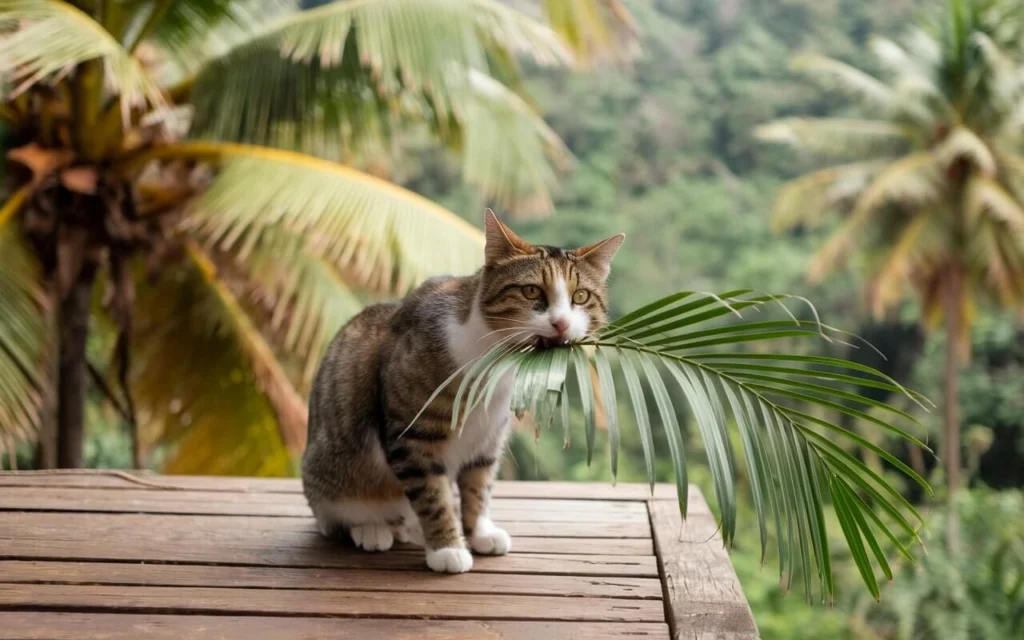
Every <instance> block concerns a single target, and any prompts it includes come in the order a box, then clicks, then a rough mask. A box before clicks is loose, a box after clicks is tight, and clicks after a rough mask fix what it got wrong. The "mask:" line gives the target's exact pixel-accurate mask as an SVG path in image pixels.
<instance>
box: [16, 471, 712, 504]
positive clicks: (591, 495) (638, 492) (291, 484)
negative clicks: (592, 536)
mask: <svg viewBox="0 0 1024 640" xmlns="http://www.w3.org/2000/svg"><path fill="white" fill-rule="evenodd" d="M132 475H137V476H139V477H140V478H141V479H142V480H143V481H145V482H151V483H159V484H163V485H168V486H175V487H181V488H186V489H192V490H197V491H211V492H218V491H219V492H223V491H228V492H231V491H243V492H245V491H248V492H256V493H302V483H301V481H300V480H299V479H298V478H237V477H225V476H162V475H156V474H145V473H138V472H132ZM0 486H8V487H14V486H21V487H28V486H57V487H93V488H104V487H106V488H111V487H113V488H130V487H135V488H138V487H139V485H138V484H135V483H133V482H131V481H130V480H127V479H125V478H123V477H120V476H117V475H109V474H103V473H95V472H88V471H87V472H86V473H84V474H81V475H76V474H64V473H61V474H35V473H30V474H26V473H18V472H16V471H6V472H0ZM690 490H691V494H692V492H693V491H694V488H692V487H691V489H690ZM495 496H496V497H500V498H531V499H542V500H544V499H573V500H626V501H644V500H649V499H651V490H650V487H649V486H648V485H646V484H641V483H620V484H618V485H612V484H611V482H608V483H597V482H593V483H592V482H533V481H503V482H497V483H496V484H495ZM654 498H655V499H659V500H661V499H664V500H675V498H676V490H675V485H672V484H666V483H660V484H657V485H655V492H654Z"/></svg>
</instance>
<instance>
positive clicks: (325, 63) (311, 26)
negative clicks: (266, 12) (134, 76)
mask: <svg viewBox="0 0 1024 640" xmlns="http://www.w3.org/2000/svg"><path fill="white" fill-rule="evenodd" d="M267 54H272V55H273V56H278V57H281V56H282V55H283V59H284V60H286V61H290V62H293V63H297V64H300V65H304V66H306V67H307V68H308V69H310V70H313V71H316V72H317V73H318V74H319V75H317V76H314V75H310V74H309V73H296V72H295V71H296V69H294V68H288V67H287V66H285V67H280V66H275V67H272V68H268V67H267V64H268V63H272V60H271V56H268V55H267ZM517 54H529V55H531V56H533V57H534V59H535V60H537V61H538V62H540V63H542V64H562V63H566V62H568V61H569V60H570V56H569V54H568V52H567V51H566V50H565V48H564V47H563V46H562V45H561V44H560V42H559V40H558V38H557V36H556V35H555V33H554V32H552V31H551V30H550V29H549V28H547V27H545V26H544V25H542V24H540V23H538V22H535V21H534V20H532V19H531V18H529V17H527V16H526V15H524V14H522V13H519V12H518V11H515V10H513V9H511V8H509V7H506V6H504V5H503V4H501V3H500V2H495V1H494V0H469V1H461V0H460V1H455V0H397V1H394V0H387V1H384V0H360V1H356V2H335V3H331V4H328V5H324V6H322V7H319V8H317V9H313V10H310V11H303V12H301V13H296V14H293V15H289V16H286V17H284V18H282V19H281V20H279V21H277V22H275V23H272V24H271V25H269V26H268V27H267V28H266V29H265V30H264V32H263V33H262V34H261V35H259V36H258V37H257V38H255V39H253V40H251V41H249V42H246V43H244V44H243V45H240V46H239V47H236V48H235V49H232V50H231V51H229V52H227V53H226V54H224V55H223V56H221V57H219V58H217V59H216V60H214V61H212V62H211V63H210V64H209V65H207V66H206V67H205V68H204V69H203V71H202V72H201V73H200V75H199V77H198V78H197V79H196V86H195V90H194V93H195V94H196V95H195V98H196V108H197V119H198V120H199V121H203V120H204V119H205V118H206V116H207V115H208V114H206V113H204V112H206V111H209V110H216V109H217V108H218V105H221V106H220V107H219V108H221V109H223V108H227V109H228V110H230V111H231V112H232V115H233V116H234V117H239V116H243V115H244V113H245V107H246V104H244V103H243V102H240V101H239V100H237V98H238V97H240V96H244V97H245V102H247V103H251V104H254V105H258V106H257V107H256V108H257V109H258V110H262V112H263V113H265V114H266V115H267V116H268V117H267V118H265V119H262V120H256V121H252V122H251V124H252V127H253V129H254V130H253V131H251V132H250V133H251V134H258V133H260V132H259V131H256V129H257V128H259V127H260V126H262V127H263V128H264V131H263V133H264V134H265V133H266V130H265V127H266V126H267V125H268V124H270V125H273V124H275V123H279V122H283V121H287V120H288V119H289V118H288V117H287V116H288V115H290V113H291V112H290V111H289V107H288V105H289V103H292V104H305V105H308V104H313V103H315V98H317V97H320V98H330V94H329V93H327V92H328V91H329V90H330V88H331V85H332V84H333V85H335V86H336V87H337V85H339V83H344V84H342V85H341V87H342V88H344V89H345V91H342V92H340V93H347V94H349V95H350V96H352V97H353V99H359V100H363V101H367V100H368V101H371V102H372V101H373V100H374V99H375V98H374V96H375V95H377V96H384V97H386V98H395V97H398V96H409V95H423V96H427V97H428V98H429V99H430V101H431V105H432V107H433V108H434V109H435V110H436V111H437V113H438V114H439V119H441V120H446V119H447V118H448V114H451V113H453V112H457V111H458V109H457V107H456V105H458V104H460V103H461V100H460V98H461V97H462V96H464V95H465V94H466V93H467V92H468V83H467V82H466V76H467V74H468V73H469V72H470V71H474V70H476V71H480V72H483V73H489V72H490V71H491V67H492V65H493V64H494V62H493V61H494V60H497V59H508V60H511V59H513V58H514V56H515V55H517ZM309 65H313V66H312V67H309ZM268 71H269V73H268ZM226 72H229V73H226ZM325 72H326V73H325ZM232 74H238V77H237V78H232ZM360 89H361V91H360ZM233 98H234V99H233ZM282 115H283V116H285V117H282Z"/></svg>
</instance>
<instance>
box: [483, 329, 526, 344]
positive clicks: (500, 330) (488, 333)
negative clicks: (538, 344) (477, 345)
mask: <svg viewBox="0 0 1024 640" xmlns="http://www.w3.org/2000/svg"><path fill="white" fill-rule="evenodd" d="M502 331H517V332H519V333H529V332H528V331H526V330H524V329H522V328H521V327H511V328H505V329H495V330H494V331H489V332H487V333H485V334H484V335H482V336H480V337H479V338H477V340H476V341H477V342H480V341H481V340H483V339H484V338H486V337H488V336H491V335H494V334H495V333H500V332H502ZM510 335H511V336H515V334H510Z"/></svg>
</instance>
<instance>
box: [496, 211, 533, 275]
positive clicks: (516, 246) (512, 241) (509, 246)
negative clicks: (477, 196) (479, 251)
mask: <svg viewBox="0 0 1024 640" xmlns="http://www.w3.org/2000/svg"><path fill="white" fill-rule="evenodd" d="M484 229H485V230H486V232H487V246H486V248H485V249H484V261H485V263H486V264H487V266H491V265H494V264H497V263H499V262H501V261H502V260H507V259H509V258H512V257H514V256H521V255H524V254H528V253H533V245H532V244H530V243H529V242H527V241H526V240H523V239H522V238H520V237H519V236H517V235H516V234H515V233H513V232H512V230H511V229H509V228H508V227H507V226H506V225H505V223H503V222H502V221H501V220H498V216H496V215H495V214H494V212H493V211H491V210H490V209H488V210H487V213H486V214H485V215H484Z"/></svg>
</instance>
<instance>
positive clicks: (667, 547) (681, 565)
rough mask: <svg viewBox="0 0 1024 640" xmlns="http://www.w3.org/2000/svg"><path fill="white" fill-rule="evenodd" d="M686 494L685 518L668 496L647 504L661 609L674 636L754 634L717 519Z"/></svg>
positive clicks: (741, 638)
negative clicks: (663, 600)
mask: <svg viewBox="0 0 1024 640" xmlns="http://www.w3.org/2000/svg"><path fill="white" fill-rule="evenodd" d="M696 500H697V503H696V504H695V503H694V497H693V496H691V499H690V509H689V512H688V513H687V518H686V523H685V524H683V520H682V518H681V517H680V515H679V508H678V506H677V505H676V504H675V503H673V502H671V501H668V500H652V501H651V502H650V503H649V504H648V508H649V509H650V513H651V526H652V528H653V529H654V544H655V549H656V550H657V556H658V564H659V566H660V567H661V573H662V576H661V577H662V581H663V582H664V585H665V598H666V603H665V611H666V613H667V615H668V622H669V625H670V627H671V628H672V631H673V638H679V639H682V638H688V639H689V638H693V639H694V640H697V639H700V640H703V639H704V638H723V640H725V639H728V640H747V639H748V638H755V637H756V635H757V628H756V627H755V626H754V618H753V616H752V615H751V613H750V606H749V605H748V604H747V600H746V598H745V597H744V596H743V590H742V589H741V588H740V583H739V580H738V579H737V578H736V572H735V571H734V570H733V568H732V564H731V563H730V562H729V555H728V554H727V553H726V551H725V549H724V548H723V547H722V538H721V536H720V535H719V533H718V524H717V523H716V522H715V519H714V517H713V516H712V515H711V513H710V510H709V509H708V507H707V503H705V502H704V498H703V497H701V496H700V495H698V496H696Z"/></svg>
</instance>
